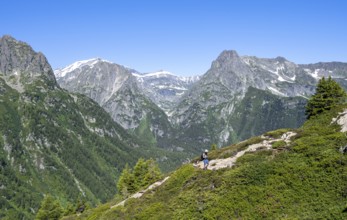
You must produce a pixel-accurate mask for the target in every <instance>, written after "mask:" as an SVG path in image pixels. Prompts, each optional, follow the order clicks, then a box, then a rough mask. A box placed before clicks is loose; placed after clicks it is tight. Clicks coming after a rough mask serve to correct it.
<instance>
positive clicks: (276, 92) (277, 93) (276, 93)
mask: <svg viewBox="0 0 347 220" xmlns="http://www.w3.org/2000/svg"><path fill="white" fill-rule="evenodd" d="M267 88H268V89H269V90H270V91H271V92H272V93H274V94H275V95H280V96H285V97H287V95H286V94H284V93H282V92H280V91H279V90H277V89H275V88H273V87H271V86H268V87H267Z"/></svg>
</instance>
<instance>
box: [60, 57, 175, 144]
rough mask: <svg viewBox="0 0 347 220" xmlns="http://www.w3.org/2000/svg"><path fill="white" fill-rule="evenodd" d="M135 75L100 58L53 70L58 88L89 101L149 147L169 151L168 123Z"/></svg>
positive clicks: (130, 70)
mask: <svg viewBox="0 0 347 220" xmlns="http://www.w3.org/2000/svg"><path fill="white" fill-rule="evenodd" d="M136 74H137V72H136V71H135V70H132V69H129V68H126V67H123V66H121V65H118V64H114V63H110V62H108V61H105V60H101V59H91V60H86V61H79V62H76V63H74V64H72V65H70V66H68V67H66V68H64V69H62V70H56V71H55V75H56V76H57V79H58V83H59V84H60V86H62V87H63V88H65V89H67V90H69V91H71V92H78V93H81V94H84V95H86V96H88V97H90V98H92V99H93V100H94V101H96V102H97V103H98V104H99V105H100V106H102V107H103V108H104V109H105V110H106V111H107V112H108V113H109V114H110V115H111V116H112V118H113V119H114V120H115V121H116V122H118V123H119V124H120V125H121V126H122V127H123V128H125V129H127V130H128V131H129V132H130V133H132V134H135V135H137V136H138V137H139V138H141V139H143V140H146V141H147V142H148V143H150V144H151V145H152V146H159V147H162V148H166V149H173V147H172V146H171V145H169V144H166V142H167V141H166V140H167V139H168V138H169V137H170V135H172V133H173V132H172V128H171V124H170V123H169V121H168V118H167V116H166V114H165V113H164V111H163V110H162V109H160V108H159V107H157V105H156V104H154V103H153V101H152V100H151V99H150V98H149V97H148V96H147V95H146V94H144V92H143V91H142V89H141V88H140V87H139V84H138V80H137V79H138V77H135V76H134V75H136ZM137 75H138V76H139V74H137Z"/></svg>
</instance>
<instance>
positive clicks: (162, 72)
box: [132, 70, 175, 78]
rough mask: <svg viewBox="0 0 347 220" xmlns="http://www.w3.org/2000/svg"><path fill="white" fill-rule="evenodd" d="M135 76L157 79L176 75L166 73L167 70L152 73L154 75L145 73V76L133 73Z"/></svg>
mask: <svg viewBox="0 0 347 220" xmlns="http://www.w3.org/2000/svg"><path fill="white" fill-rule="evenodd" d="M132 74H133V75H134V76H136V77H138V78H145V77H156V78H160V77H163V76H167V75H170V76H175V75H174V74H172V73H170V72H168V71H165V70H160V71H158V72H152V73H145V74H137V73H132Z"/></svg>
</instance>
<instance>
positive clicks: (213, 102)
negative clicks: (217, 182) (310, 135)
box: [171, 51, 315, 146]
mask: <svg viewBox="0 0 347 220" xmlns="http://www.w3.org/2000/svg"><path fill="white" fill-rule="evenodd" d="M276 71H277V72H276ZM290 74H292V75H290ZM306 78H309V79H311V81H310V80H307V79H306ZM294 82H295V83H294ZM310 83H311V84H310ZM314 85H315V81H314V79H313V78H312V77H311V78H310V76H306V75H304V72H303V71H301V70H300V69H299V68H298V67H297V65H295V64H293V63H291V62H288V61H286V60H285V59H283V58H276V59H273V60H271V59H259V58H256V57H240V56H239V55H238V54H237V53H236V51H224V52H222V53H221V54H220V56H219V57H218V58H217V59H216V60H215V61H214V62H213V63H212V65H211V68H210V69H209V70H208V71H207V73H206V74H205V75H204V76H202V77H201V79H200V80H199V81H198V82H197V83H196V84H195V85H194V86H193V87H192V89H191V90H189V91H188V92H187V93H186V94H185V95H184V96H183V97H182V99H181V101H180V103H179V104H178V105H177V107H176V108H175V109H174V110H173V111H172V119H171V121H173V123H174V124H175V125H176V126H177V127H178V128H179V129H178V130H179V131H181V133H180V134H181V135H183V137H184V138H185V139H186V140H187V141H189V142H190V143H194V144H195V145H205V146H206V145H207V146H209V145H211V144H212V143H216V144H218V145H219V146H223V145H225V144H230V143H233V142H234V141H237V140H243V139H245V138H249V137H251V136H252V135H259V134H261V133H263V132H264V131H266V130H265V129H269V130H272V129H276V128H280V127H282V126H284V127H297V126H300V125H301V124H302V123H303V121H304V116H303V115H302V116H300V117H296V115H301V114H298V113H300V112H302V111H303V106H304V105H305V104H304V98H302V99H301V101H295V102H294V103H293V102H292V101H291V100H290V99H288V98H287V97H288V96H309V95H310V94H311V92H312V91H313V90H314ZM250 88H256V89H257V91H258V92H249V90H250ZM265 91H269V92H271V93H273V94H274V95H273V96H272V98H269V96H270V95H269V94H268V93H266V92H265ZM251 93H252V94H251ZM250 95H252V96H254V98H252V99H250V97H249V96H250ZM275 96H276V97H275ZM296 100H300V98H297V99H296ZM256 103H257V104H256ZM262 103H263V104H266V105H265V106H263V107H261V105H262ZM281 103H282V104H281ZM277 104H281V106H276V105H277ZM247 105H248V107H247ZM290 105H294V106H295V107H292V108H291V109H292V110H291V111H288V110H287V107H286V106H290ZM266 106H271V108H273V107H275V108H276V111H279V112H277V114H270V112H271V111H272V112H274V111H275V110H274V109H273V110H271V109H270V108H268V110H266V111H264V110H262V108H263V109H264V108H266ZM246 107H247V108H246ZM245 108H246V109H247V110H246V111H245ZM252 115H253V116H252ZM254 115H257V117H256V118H255V117H254ZM283 115H286V117H287V118H288V120H287V121H286V122H289V123H286V122H284V121H283V119H281V118H283ZM257 118H263V119H264V120H263V122H265V125H263V126H261V127H260V126H258V125H257V124H256V123H253V122H254V119H257ZM292 120H294V121H292ZM277 121H283V122H284V123H281V125H280V124H279V123H271V122H277ZM268 123H269V124H268ZM270 123H271V124H270ZM245 125H247V126H248V127H247V128H245V127H244V126H245ZM277 126H280V127H277ZM242 129H247V130H248V132H247V130H244V131H241V130H242ZM184 134H187V136H184Z"/></svg>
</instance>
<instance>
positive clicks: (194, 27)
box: [0, 0, 347, 75]
mask: <svg viewBox="0 0 347 220" xmlns="http://www.w3.org/2000/svg"><path fill="white" fill-rule="evenodd" d="M0 3H1V4H0V5H1V10H0V35H1V36H2V35H4V34H9V35H11V36H13V37H15V38H16V39H18V40H21V41H24V42H27V43H29V44H30V45H31V46H32V47H33V48H34V49H35V50H36V51H41V52H43V53H44V54H45V55H46V57H47V58H48V60H49V62H50V64H51V65H52V67H53V68H54V69H55V68H59V67H64V66H66V65H69V64H71V63H73V62H75V61H77V60H83V59H89V58H94V57H100V58H103V59H106V60H109V61H112V62H115V63H118V64H122V65H125V66H129V67H131V68H134V69H136V70H138V71H140V72H150V71H156V70H159V69H164V70H168V71H171V72H173V73H176V74H178V75H197V74H199V75H200V74H203V73H205V72H206V71H207V70H208V69H209V67H210V65H211V62H212V61H213V60H214V59H216V58H217V56H218V55H219V54H220V53H221V52H222V51H223V50H226V49H227V50H229V49H234V50H236V51H238V53H239V54H240V55H254V56H258V57H264V58H271V57H276V56H283V57H286V58H287V59H288V60H291V61H293V62H296V63H314V62H319V61H342V62H347V13H346V11H347V1H344V0H340V1H337V0H326V1H320V0H263V1H260V0H259V1H251V0H238V1H236V0H234V1H233V0H225V1H222V0H161V1H159V0H142V1H140V0H138V1H135V0H113V1H112V0H108V1H107V0H93V1H92V0H31V1H29V0H22V1H20V0H0Z"/></svg>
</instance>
